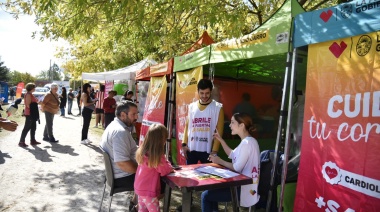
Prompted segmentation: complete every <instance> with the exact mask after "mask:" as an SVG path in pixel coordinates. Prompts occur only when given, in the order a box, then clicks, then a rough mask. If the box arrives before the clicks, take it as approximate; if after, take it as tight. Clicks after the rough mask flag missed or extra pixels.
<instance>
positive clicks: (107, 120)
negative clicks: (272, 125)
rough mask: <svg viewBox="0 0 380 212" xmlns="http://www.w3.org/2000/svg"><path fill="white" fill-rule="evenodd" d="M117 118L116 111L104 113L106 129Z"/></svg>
mask: <svg viewBox="0 0 380 212" xmlns="http://www.w3.org/2000/svg"><path fill="white" fill-rule="evenodd" d="M114 119H115V113H105V114H104V129H105V128H107V126H108V125H109V124H110V123H111V122H112V121H113V120H114Z"/></svg>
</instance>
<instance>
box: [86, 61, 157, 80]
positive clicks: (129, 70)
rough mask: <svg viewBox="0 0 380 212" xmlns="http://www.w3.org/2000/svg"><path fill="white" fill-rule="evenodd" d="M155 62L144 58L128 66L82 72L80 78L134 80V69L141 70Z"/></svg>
mask: <svg viewBox="0 0 380 212" xmlns="http://www.w3.org/2000/svg"><path fill="white" fill-rule="evenodd" d="M156 64H157V62H156V61H154V60H152V59H144V60H142V61H140V62H137V63H135V64H132V65H130V66H127V67H124V68H120V69H116V70H112V71H106V72H99V73H82V80H93V81H106V80H130V79H133V80H135V77H136V71H139V70H142V69H144V68H146V67H148V66H151V65H156Z"/></svg>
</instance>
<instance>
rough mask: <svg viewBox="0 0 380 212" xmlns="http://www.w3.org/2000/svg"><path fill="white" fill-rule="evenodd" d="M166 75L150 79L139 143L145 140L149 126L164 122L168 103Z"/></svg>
mask: <svg viewBox="0 0 380 212" xmlns="http://www.w3.org/2000/svg"><path fill="white" fill-rule="evenodd" d="M166 87H167V82H166V76H163V77H152V78H151V79H150V84H149V89H148V96H147V98H146V102H145V108H144V116H143V120H142V125H141V131H140V138H139V143H140V144H141V143H142V142H144V139H145V135H146V133H147V132H148V129H149V126H150V125H152V124H154V123H161V124H164V120H165V105H166V102H165V101H166Z"/></svg>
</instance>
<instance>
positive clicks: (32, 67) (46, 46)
mask: <svg viewBox="0 0 380 212" xmlns="http://www.w3.org/2000/svg"><path fill="white" fill-rule="evenodd" d="M40 29H41V27H40V26H37V24H35V23H34V17H32V16H26V15H23V16H19V19H17V20H16V19H15V18H13V17H12V15H10V14H8V13H6V12H4V10H3V9H2V8H0V57H1V58H0V60H1V61H2V62H4V64H3V65H4V66H6V67H8V68H9V69H10V70H11V71H14V70H16V71H19V72H23V73H25V72H27V73H30V74H31V75H33V76H36V75H38V74H39V73H40V72H41V70H45V71H46V70H48V69H49V66H50V61H51V63H52V64H53V63H56V64H58V66H59V65H60V64H62V61H61V60H60V59H57V58H55V57H54V55H55V54H56V48H58V47H61V46H67V44H66V43H65V42H64V41H60V42H57V41H49V40H45V41H43V42H41V41H40V40H39V37H38V36H36V38H35V39H33V38H32V33H33V32H34V31H40Z"/></svg>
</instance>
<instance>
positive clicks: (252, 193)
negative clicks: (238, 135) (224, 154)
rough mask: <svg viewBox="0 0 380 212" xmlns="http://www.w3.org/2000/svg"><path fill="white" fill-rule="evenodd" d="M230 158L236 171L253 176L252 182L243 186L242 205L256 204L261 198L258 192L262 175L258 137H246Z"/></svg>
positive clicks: (241, 193)
mask: <svg viewBox="0 0 380 212" xmlns="http://www.w3.org/2000/svg"><path fill="white" fill-rule="evenodd" d="M228 158H230V159H232V165H233V167H234V169H235V171H237V172H239V173H241V174H243V175H245V176H247V177H250V178H252V184H249V185H244V186H241V192H240V206H243V207H250V206H252V205H254V204H256V203H257V202H258V201H259V199H260V196H259V194H258V193H257V192H258V190H257V189H258V186H259V176H260V149H259V144H258V143H257V141H256V139H254V138H253V137H246V138H244V139H243V140H242V141H241V142H240V144H239V146H237V147H236V148H235V149H234V150H232V151H231V153H230V155H229V156H228Z"/></svg>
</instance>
